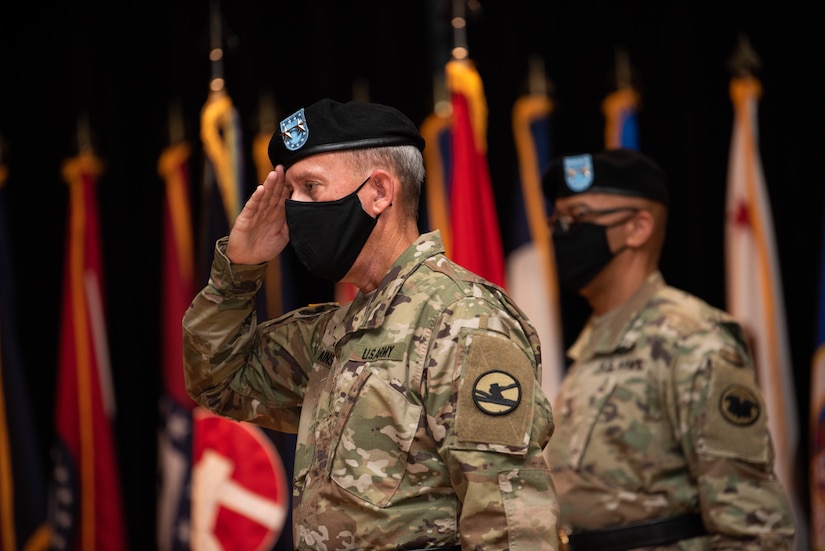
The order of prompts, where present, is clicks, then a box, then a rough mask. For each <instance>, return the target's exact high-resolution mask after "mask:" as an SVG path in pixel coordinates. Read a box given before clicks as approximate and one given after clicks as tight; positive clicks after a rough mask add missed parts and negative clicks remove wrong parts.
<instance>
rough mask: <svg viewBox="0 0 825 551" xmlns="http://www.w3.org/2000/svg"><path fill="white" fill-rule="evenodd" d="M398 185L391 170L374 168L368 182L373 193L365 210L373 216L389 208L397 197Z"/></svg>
mask: <svg viewBox="0 0 825 551" xmlns="http://www.w3.org/2000/svg"><path fill="white" fill-rule="evenodd" d="M396 185H397V182H396V181H395V178H393V177H392V175H390V173H389V172H387V171H386V170H383V169H376V170H374V171H373V173H372V174H371V175H370V181H369V182H367V186H369V187H370V189H371V190H373V195H371V197H372V199H371V200H370V202H369V205H364V210H366V211H367V212H369V213H370V214H371V215H372V216H378V215H379V214H381V213H382V212H384V211H385V210H387V209H388V208H389V207H390V205H392V202H393V199H394V197H395V191H396V189H395V187H396Z"/></svg>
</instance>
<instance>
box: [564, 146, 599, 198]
mask: <svg viewBox="0 0 825 551" xmlns="http://www.w3.org/2000/svg"><path fill="white" fill-rule="evenodd" d="M564 181H565V183H566V184H567V187H569V188H570V189H571V190H573V191H576V192H579V191H583V190H585V189H587V188H589V187H590V186H591V185H592V184H593V158H592V157H591V156H590V155H589V154H584V155H573V156H570V157H565V158H564Z"/></svg>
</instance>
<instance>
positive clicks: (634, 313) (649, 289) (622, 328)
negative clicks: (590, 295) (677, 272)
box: [568, 270, 665, 360]
mask: <svg viewBox="0 0 825 551" xmlns="http://www.w3.org/2000/svg"><path fill="white" fill-rule="evenodd" d="M664 286H665V280H664V278H663V277H662V273H661V272H660V271H658V270H657V271H655V272H653V273H652V274H650V275H649V276H648V277H647V279H646V280H645V281H644V283H642V285H640V286H639V288H638V289H636V292H635V293H633V295H631V297H630V298H629V299H628V300H627V301H625V303H624V304H622V305H621V306H619V307H618V308H614V309H613V310H611V311H610V312H607V313H606V314H603V315H601V316H591V317H590V319H589V320H588V321H587V324H586V325H585V327H584V329H582V332H581V334H580V335H579V338H578V339H576V342H575V343H574V344H573V346H571V347H570V350H569V351H568V355H569V356H570V357H571V358H573V359H574V360H575V359H578V358H581V357H585V356H588V357H590V356H594V355H597V354H609V353H611V352H613V351H614V350H616V349H617V348H620V347H621V346H622V345H623V343H622V340H623V339H624V337H625V335H626V333H627V331H628V329H630V327H631V325H632V324H633V322H634V321H635V320H636V318H637V317H638V316H639V313H640V312H641V311H642V309H643V308H644V307H645V306H646V305H647V304H648V303H649V302H650V300H651V299H652V298H653V296H654V295H655V294H656V293H657V292H658V291H659V290H660V289H662V288H663V287H664ZM627 345H628V346H629V343H627Z"/></svg>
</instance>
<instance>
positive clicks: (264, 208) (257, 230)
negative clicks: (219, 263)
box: [226, 165, 289, 264]
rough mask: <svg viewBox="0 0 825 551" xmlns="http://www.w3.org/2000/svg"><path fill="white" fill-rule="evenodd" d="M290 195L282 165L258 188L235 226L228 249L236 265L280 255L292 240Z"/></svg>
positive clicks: (261, 260)
mask: <svg viewBox="0 0 825 551" xmlns="http://www.w3.org/2000/svg"><path fill="white" fill-rule="evenodd" d="M287 196H288V190H287V188H286V185H285V182H284V169H283V167H282V166H280V165H279V166H277V167H276V168H275V170H273V171H272V172H270V173H269V174H268V175H267V177H266V179H265V180H264V181H263V183H262V184H260V185H259V186H258V187H257V188H256V189H255V191H254V192H253V193H252V195H251V196H250V198H249V200H248V201H247V202H246V204H245V205H244V208H243V210H242V211H241V213H240V214H239V215H238V217H237V219H236V220H235V223H234V224H233V226H232V231H231V232H230V234H229V242H228V243H227V246H226V255H227V256H228V257H229V258H230V260H231V261H232V262H234V263H239V264H257V263H260V262H265V261H268V260H271V259H272V258H274V257H275V256H277V255H278V254H280V252H281V251H282V250H283V248H284V247H285V246H286V243H287V241H288V240H289V232H288V230H287V227H286V212H285V201H286V198H287Z"/></svg>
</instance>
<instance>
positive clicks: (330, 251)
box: [286, 178, 378, 281]
mask: <svg viewBox="0 0 825 551" xmlns="http://www.w3.org/2000/svg"><path fill="white" fill-rule="evenodd" d="M368 181H369V178H367V179H366V180H364V182H363V183H362V184H361V185H360V186H358V189H356V190H355V191H353V192H352V193H350V194H349V195H347V196H346V197H343V198H342V199H338V200H335V201H319V202H305V201H293V200H292V199H287V200H286V223H287V226H289V241H290V243H292V247H293V248H294V249H295V254H296V255H297V256H298V259H299V260H300V261H301V263H302V264H303V265H304V266H305V267H306V269H307V270H309V271H310V272H311V273H313V274H315V275H317V276H319V277H323V278H324V279H329V280H332V281H341V279H342V278H343V277H344V276H345V275H347V272H349V270H350V268H352V265H353V264H354V263H355V259H356V258H358V255H359V254H360V253H361V249H362V248H364V244H365V243H366V242H367V239H369V236H370V234H371V233H372V230H373V228H374V227H375V224H376V222H377V220H378V217H375V218H373V217H372V216H370V215H369V214H367V213H366V212H364V209H363V208H362V207H361V201H360V200H359V199H358V195H357V193H358V192H359V191H360V190H361V188H362V187H364V185H365V184H366V183H367V182H368Z"/></svg>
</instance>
